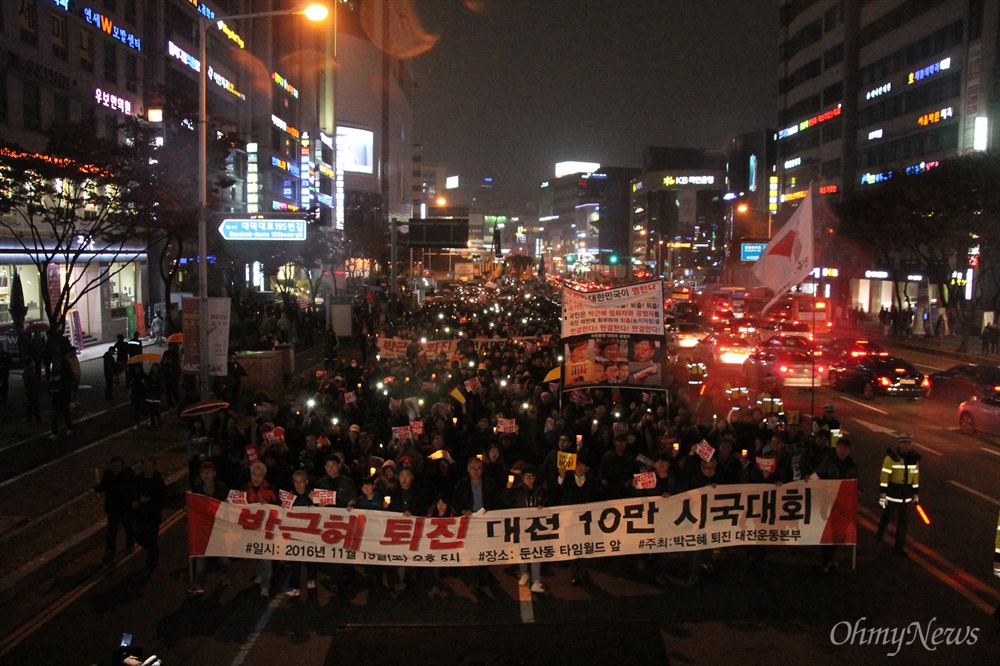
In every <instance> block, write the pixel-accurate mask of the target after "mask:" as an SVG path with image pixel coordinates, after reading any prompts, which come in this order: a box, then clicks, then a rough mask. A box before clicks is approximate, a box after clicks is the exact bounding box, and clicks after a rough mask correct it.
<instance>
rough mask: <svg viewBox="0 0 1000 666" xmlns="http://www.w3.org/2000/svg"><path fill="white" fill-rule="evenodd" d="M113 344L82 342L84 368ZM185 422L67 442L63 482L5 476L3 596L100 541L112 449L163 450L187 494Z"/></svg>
mask: <svg viewBox="0 0 1000 666" xmlns="http://www.w3.org/2000/svg"><path fill="white" fill-rule="evenodd" d="M355 347H356V345H354V344H353V341H349V342H346V343H342V344H341V353H342V355H343V356H347V357H351V356H352V355H354V353H355V352H356V351H357V350H356V349H355ZM106 349H107V346H106V345H100V346H96V347H94V348H93V349H90V350H86V349H85V350H83V352H82V353H81V354H80V357H81V358H80V360H81V366H83V367H84V368H85V369H84V374H86V372H87V370H86V368H87V367H92V368H94V369H95V370H97V371H101V367H100V365H99V364H100V362H101V356H102V355H103V353H104V351H105V350H106ZM164 349H166V345H145V346H144V349H143V351H144V352H146V351H153V352H156V353H162V351H163V350H164ZM317 362H319V363H322V346H314V347H311V348H308V349H303V350H302V351H300V352H299V353H298V354H296V365H297V366H299V369H300V371H301V370H304V369H305V368H307V367H310V366H312V365H314V364H315V363H317ZM95 364H97V365H95ZM18 374H20V373H18ZM15 387H17V388H19V389H21V388H22V387H21V381H20V377H18V378H17V380H16V381H12V382H11V389H12V400H15V401H16V400H19V399H20V398H15V397H14V396H13V393H14V390H13V389H15ZM95 388H96V387H95ZM22 390H23V389H22ZM89 393H91V394H97V395H96V398H97V403H98V404H99V405H100V406H101V407H102V408H104V409H106V408H107V403H106V402H104V398H103V390H98V391H94V390H92V391H89ZM119 395H120V398H119V401H121V400H127V397H125V396H124V395H122V392H121V391H119ZM92 397H93V396H92ZM85 400H86V399H85ZM14 404H18V403H17V402H15V403H14ZM43 409H44V403H43ZM80 416H83V415H82V414H80ZM18 425H20V426H25V424H18ZM31 425H32V426H34V424H31ZM46 425H47V424H46V423H43V424H41V425H38V426H34V428H35V429H36V430H38V432H37V433H36V434H34V435H33V436H38V435H40V434H43V432H44V433H47V432H48V428H47V427H46ZM25 427H26V426H25ZM5 430H6V433H7V434H10V432H11V429H9V428H7V426H5ZM185 430H186V428H185V425H184V424H183V423H182V422H181V421H180V419H178V418H177V417H176V415H172V414H165V415H164V419H163V427H162V428H161V429H160V430H159V431H152V430H148V429H141V430H139V431H133V430H131V429H128V430H123V431H121V432H117V433H108V434H109V435H110V436H108V437H105V438H104V439H103V440H101V441H100V442H95V443H94V444H92V445H89V446H86V447H84V448H82V449H77V450H73V451H72V452H70V451H68V450H67V452H66V455H63V456H62V457H61V458H59V459H58V460H56V461H53V462H52V463H50V464H49V465H48V466H47V469H46V470H45V471H44V472H43V473H42V474H43V476H44V477H45V478H48V479H61V480H62V481H61V482H60V483H59V484H58V486H56V487H51V486H47V485H46V484H45V483H39V481H38V478H37V475H36V474H34V473H28V474H25V475H22V477H23V478H14V479H10V480H9V481H5V482H3V483H0V489H2V491H3V492H2V493H0V604H2V605H4V606H7V605H10V604H11V603H16V599H17V598H18V596H19V595H21V594H25V593H27V592H28V591H29V590H31V589H32V588H33V587H34V586H36V585H39V584H41V583H43V582H44V581H47V580H50V579H51V578H52V577H53V576H55V575H56V574H57V573H59V575H63V574H62V573H60V572H62V570H63V568H64V567H66V566H67V565H70V564H72V563H74V562H75V561H76V560H77V559H78V558H80V557H81V556H82V555H83V554H84V553H87V552H89V551H90V549H92V548H96V547H98V546H99V543H100V542H101V540H102V539H103V533H104V529H103V528H104V526H105V524H106V519H105V515H104V511H103V501H102V498H101V496H99V495H96V494H95V493H93V492H92V490H91V488H92V486H93V483H94V481H93V472H92V470H93V468H94V467H98V468H101V469H103V468H104V466H105V465H106V464H107V459H108V458H107V456H108V455H109V452H112V453H115V454H123V455H125V456H126V463H127V464H130V465H134V464H138V462H139V461H140V460H141V459H142V457H144V456H147V455H156V456H157V457H158V461H159V465H158V468H159V471H160V472H161V473H162V474H163V477H164V479H165V480H167V482H168V483H169V484H171V488H170V492H171V494H172V495H173V497H174V499H175V500H178V501H183V493H184V491H185V490H187V459H186V456H185V448H184V444H183V436H184V432H185ZM178 498H179V499H178Z"/></svg>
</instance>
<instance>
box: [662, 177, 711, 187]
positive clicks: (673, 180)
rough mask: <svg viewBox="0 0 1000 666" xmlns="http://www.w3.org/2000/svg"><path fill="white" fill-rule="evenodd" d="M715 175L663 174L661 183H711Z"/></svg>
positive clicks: (668, 184)
mask: <svg viewBox="0 0 1000 666" xmlns="http://www.w3.org/2000/svg"><path fill="white" fill-rule="evenodd" d="M714 183H715V176H664V177H663V184H664V185H667V186H670V185H712V184H714Z"/></svg>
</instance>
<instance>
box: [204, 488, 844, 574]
mask: <svg viewBox="0 0 1000 666" xmlns="http://www.w3.org/2000/svg"><path fill="white" fill-rule="evenodd" d="M187 510H188V548H189V555H190V556H192V557H196V556H210V557H221V556H225V557H246V558H265V559H274V560H302V561H313V562H353V563H356V564H384V563H387V562H391V563H394V564H400V565H411V566H440V565H448V566H472V565H481V564H493V563H519V562H533V561H558V560H569V559H576V558H580V557H606V556H612V555H635V554H640V553H672V552H689V551H694V550H702V549H706V548H724V547H727V546H745V545H798V546H815V545H821V544H854V543H857V527H856V519H857V482H856V481H798V482H795V483H788V484H785V485H783V486H780V487H779V486H771V485H736V486H718V487H716V488H711V487H707V488H702V489H699V490H694V491H691V492H687V493H683V494H678V495H674V496H672V497H669V498H663V497H638V498H633V499H625V500H615V501H610V502H598V503H593V504H579V505H572V506H560V507H546V508H544V509H537V508H532V509H510V510H503V511H489V512H485V513H482V514H475V515H472V516H462V517H456V518H416V517H413V518H407V517H405V516H403V515H401V514H398V513H392V512H389V511H365V510H357V509H356V510H353V511H347V510H344V509H337V508H333V507H295V508H292V509H286V508H284V507H282V506H274V505H264V504H256V505H249V506H247V505H244V506H240V505H235V504H229V503H226V502H220V501H218V500H215V499H212V498H210V497H205V496H203V495H196V494H190V493H189V494H188V501H187Z"/></svg>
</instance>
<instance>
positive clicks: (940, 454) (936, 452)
mask: <svg viewBox="0 0 1000 666" xmlns="http://www.w3.org/2000/svg"><path fill="white" fill-rule="evenodd" d="M911 443H912V444H913V446H915V447H917V448H918V449H923V450H924V451H926V452H927V453H933V454H934V455H936V456H943V455H944V454H943V453H941V452H940V451H937V450H935V449H932V448H931V447H929V446H924V445H923V444H917V443H916V442H911Z"/></svg>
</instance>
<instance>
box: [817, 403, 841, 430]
mask: <svg viewBox="0 0 1000 666" xmlns="http://www.w3.org/2000/svg"><path fill="white" fill-rule="evenodd" d="M834 411H835V409H834V406H833V405H823V416H820V417H819V418H818V419H816V421H815V425H814V428H813V429H814V430H829V431H830V432H833V431H834V430H839V429H840V421H839V420H838V419H837V417H836V416H834Z"/></svg>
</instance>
